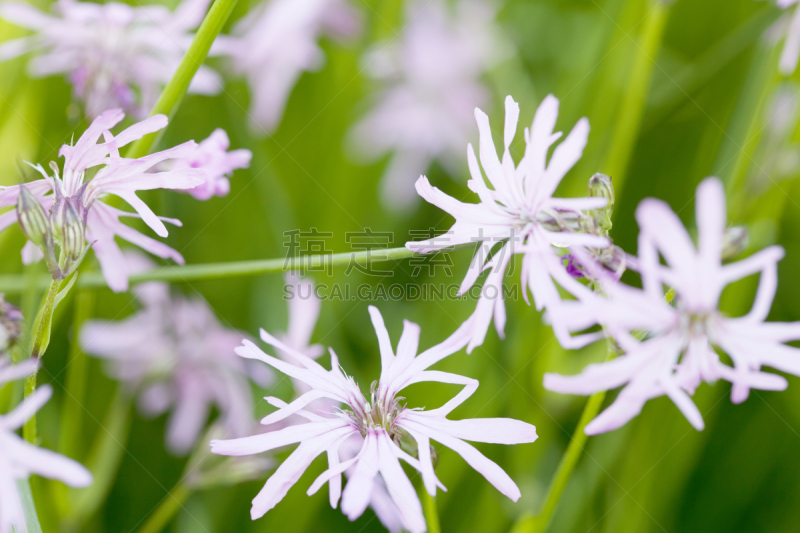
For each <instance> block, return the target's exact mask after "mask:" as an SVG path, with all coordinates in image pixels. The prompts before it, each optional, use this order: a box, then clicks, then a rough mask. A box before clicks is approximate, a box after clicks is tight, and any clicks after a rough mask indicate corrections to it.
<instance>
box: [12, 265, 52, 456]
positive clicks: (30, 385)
mask: <svg viewBox="0 0 800 533" xmlns="http://www.w3.org/2000/svg"><path fill="white" fill-rule="evenodd" d="M60 289H61V280H51V281H50V288H49V289H48V291H47V294H46V295H45V297H44V301H43V302H42V307H41V308H40V309H39V313H38V314H37V315H36V320H35V321H34V322H33V329H32V333H33V335H34V337H33V343H32V344H31V350H30V357H31V358H32V359H37V360H38V359H40V358H41V357H42V355H44V352H45V351H46V350H47V346H48V345H49V344H50V329H51V327H52V323H53V310H54V309H55V306H56V305H57V302H56V297H57V296H58V292H59V290H60ZM35 391H36V372H34V373H33V374H32V375H30V376H29V377H28V378H27V379H26V380H25V397H26V398H27V397H28V396H30V395H31V394H33V393H34V392H35ZM22 434H23V436H24V437H25V440H27V441H28V442H35V441H36V415H33V416H31V418H30V419H29V420H28V421H27V422H25V425H24V426H23V429H22Z"/></svg>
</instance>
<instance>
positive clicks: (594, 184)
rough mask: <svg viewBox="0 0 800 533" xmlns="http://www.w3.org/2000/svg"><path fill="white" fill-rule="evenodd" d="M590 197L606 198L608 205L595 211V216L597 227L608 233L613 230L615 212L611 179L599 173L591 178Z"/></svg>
mask: <svg viewBox="0 0 800 533" xmlns="http://www.w3.org/2000/svg"><path fill="white" fill-rule="evenodd" d="M589 196H591V197H593V198H605V199H606V200H607V201H608V203H607V204H606V206H605V207H602V208H600V209H595V210H594V212H593V214H594V218H595V222H596V223H597V227H599V228H600V229H601V230H603V231H605V232H607V231H609V230H610V229H611V215H612V213H613V212H614V185H613V184H612V183H611V178H610V177H609V176H606V175H605V174H600V173H599V172H598V173H597V174H595V175H594V176H592V177H591V178H589Z"/></svg>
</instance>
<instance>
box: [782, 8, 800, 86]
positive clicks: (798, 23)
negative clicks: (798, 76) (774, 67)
mask: <svg viewBox="0 0 800 533" xmlns="http://www.w3.org/2000/svg"><path fill="white" fill-rule="evenodd" d="M798 1H800V0H777V4H778V7H780V8H783V9H789V8H791V7H792V6H796V5H797V3H798ZM798 60H800V9H798V8H797V7H795V8H794V13H792V15H791V17H790V18H789V21H788V25H787V28H786V41H785V42H784V44H783V52H782V53H781V58H780V61H779V63H778V68H779V70H780V71H781V74H783V75H785V76H790V75H791V74H792V73H793V72H794V71H795V69H797V62H798Z"/></svg>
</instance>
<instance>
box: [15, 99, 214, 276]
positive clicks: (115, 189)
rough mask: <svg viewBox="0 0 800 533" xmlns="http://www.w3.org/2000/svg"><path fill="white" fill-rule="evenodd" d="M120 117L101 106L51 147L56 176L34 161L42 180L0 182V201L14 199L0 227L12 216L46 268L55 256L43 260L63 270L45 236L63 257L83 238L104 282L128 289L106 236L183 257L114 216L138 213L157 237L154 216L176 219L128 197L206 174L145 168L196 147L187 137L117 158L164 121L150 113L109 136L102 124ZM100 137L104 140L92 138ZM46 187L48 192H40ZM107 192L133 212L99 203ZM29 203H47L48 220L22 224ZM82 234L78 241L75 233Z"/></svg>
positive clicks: (161, 229) (123, 267) (160, 227)
mask: <svg viewBox="0 0 800 533" xmlns="http://www.w3.org/2000/svg"><path fill="white" fill-rule="evenodd" d="M124 116H125V115H124V113H123V112H122V110H119V109H113V110H110V111H105V112H103V113H102V114H101V115H100V116H99V117H97V118H96V119H95V120H94V121H92V123H91V125H90V126H89V127H88V128H87V129H86V131H85V132H84V133H83V135H81V137H80V139H78V141H77V143H75V145H74V146H71V145H66V144H65V145H64V146H62V147H61V150H60V151H59V155H61V156H62V157H64V167H63V171H62V172H61V175H59V169H58V165H56V164H55V163H51V165H50V169H51V170H52V172H53V176H52V177H51V176H50V175H49V174H48V173H47V171H45V169H44V168H43V167H42V166H41V165H36V166H34V167H33V168H35V169H36V170H37V171H38V172H39V173H40V174H41V175H42V176H43V179H40V180H37V181H34V182H32V183H27V184H24V185H14V186H10V187H0V206H3V207H4V206H11V205H15V204H17V205H18V208H17V209H16V210H13V211H9V212H8V213H4V214H3V215H2V224H0V230H2V229H5V228H6V227H8V226H10V225H11V224H13V223H14V222H15V221H16V220H17V219H18V218H19V220H20V222H21V225H22V229H23V231H24V232H25V234H26V236H27V237H28V238H29V239H30V240H31V241H32V242H34V244H35V245H36V246H37V247H39V248H40V251H41V253H39V254H34V253H32V252H30V248H28V253H27V254H26V255H27V259H39V258H41V257H42V256H43V255H44V256H45V259H47V261H48V266H51V265H52V264H53V263H54V262H56V261H58V262H59V265H57V266H55V267H54V266H51V271H53V270H54V268H55V269H56V270H58V269H64V268H65V266H64V265H61V264H60V263H61V259H58V260H57V259H56V258H55V254H54V250H53V243H52V242H51V241H54V242H55V243H56V244H60V245H61V246H62V247H64V250H67V255H66V256H67V257H74V258H75V259H77V258H78V257H80V254H81V253H83V252H84V251H85V245H86V241H88V243H90V244H93V248H94V252H95V255H96V256H97V259H98V261H99V262H100V267H101V268H102V271H103V275H104V277H105V279H106V282H107V283H108V286H109V287H110V288H111V289H112V290H114V291H117V292H119V291H124V290H126V289H127V288H128V266H127V264H126V261H125V259H124V257H123V256H122V252H121V251H120V248H119V245H117V243H116V242H115V241H114V238H115V237H117V236H118V237H121V238H122V239H125V240H126V241H128V242H131V243H133V244H135V245H137V246H139V247H141V248H142V249H144V250H146V251H147V252H149V253H151V254H154V255H157V256H159V257H163V258H167V257H169V258H171V259H173V260H174V261H175V262H177V263H183V257H182V256H181V254H179V253H178V252H177V251H175V250H173V249H172V248H170V247H169V246H167V245H166V244H163V243H161V242H159V241H157V240H155V239H151V238H150V237H147V236H145V235H143V234H142V233H139V232H138V231H136V230H135V229H133V228H131V227H130V226H127V225H125V224H123V223H122V222H120V221H119V218H120V217H141V218H142V220H143V221H144V222H145V223H146V224H147V225H148V226H150V228H152V229H153V231H155V232H156V233H157V234H158V235H159V236H161V237H166V236H167V228H166V227H165V226H164V222H162V221H167V222H171V223H172V224H175V225H178V226H179V225H180V221H178V220H174V219H169V218H163V217H158V216H156V215H155V213H153V211H152V210H151V209H150V208H149V207H148V206H147V204H145V203H144V202H143V201H142V200H141V199H139V197H138V196H136V192H137V191H141V190H149V189H191V188H193V187H196V186H198V185H201V184H202V183H203V182H204V181H205V179H206V172H205V170H202V169H193V168H176V169H173V170H169V171H165V172H148V171H149V170H151V169H152V168H153V167H156V166H157V165H159V164H162V163H163V162H164V161H166V160H169V159H181V158H185V157H189V156H191V155H192V154H193V153H194V152H195V150H196V148H197V144H196V143H195V142H194V141H188V142H185V143H183V144H181V145H178V146H175V147H173V148H170V149H167V150H164V151H161V152H156V153H154V154H150V155H148V156H145V157H142V158H139V159H126V158H123V157H120V154H119V149H120V148H121V147H123V146H125V145H127V144H128V143H131V142H133V141H135V140H137V139H140V138H141V137H143V136H144V135H146V134H148V133H153V132H156V131H158V130H160V129H163V128H164V127H166V125H167V117H165V116H164V115H155V116H153V117H150V118H148V119H145V120H143V121H141V122H139V123H137V124H134V125H133V126H131V127H129V128H127V129H125V130H123V131H122V132H120V133H119V134H118V135H117V136H116V137H115V136H114V135H112V134H111V132H110V131H109V130H110V129H111V128H113V127H114V126H116V125H117V124H118V123H120V122H121V121H122V119H123V118H124ZM101 136H102V137H103V140H104V141H105V142H102V143H99V144H98V142H97V141H98V140H99V138H100V137H101ZM101 165H102V168H100V169H99V170H98V171H97V173H96V174H94V177H92V178H91V179H90V180H88V181H86V179H85V178H86V171H87V170H89V169H91V168H93V167H97V166H101ZM31 166H33V165H31ZM22 187H24V188H25V189H26V191H29V192H30V193H31V195H32V197H34V199H32V200H30V201H28V202H27V207H25V206H23V205H22V204H20V203H19V200H20V198H22V199H23V200H24V199H25V198H26V197H27V194H21V188H22ZM50 191H52V192H53V194H48V193H49V192H50ZM109 194H113V195H116V196H118V197H120V198H122V199H123V200H125V201H126V202H127V203H128V204H129V205H130V206H131V207H133V208H134V209H135V210H136V213H127V212H125V211H121V210H119V209H117V208H116V207H112V206H111V205H108V204H106V203H104V202H103V201H102V200H103V199H104V198H105V197H106V196H107V195H109ZM37 202H38V203H40V204H41V205H42V206H46V207H47V208H48V209H49V214H48V215H47V216H48V217H49V225H48V221H41V223H36V224H31V223H29V219H30V216H29V215H30V214H31V213H33V214H34V215H35V214H36V213H37V212H40V209H41V208H40V207H37ZM26 209H29V210H30V212H28V211H26ZM44 216H45V214H44V213H42V214H41V216H36V217H34V218H37V219H40V218H42V217H44ZM84 235H85V239H86V241H84V239H83V238H82V236H84ZM54 275H55V272H54Z"/></svg>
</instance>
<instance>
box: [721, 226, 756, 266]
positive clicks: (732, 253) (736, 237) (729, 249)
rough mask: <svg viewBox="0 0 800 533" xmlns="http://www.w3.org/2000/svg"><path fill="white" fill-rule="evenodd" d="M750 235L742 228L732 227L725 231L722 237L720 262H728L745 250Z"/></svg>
mask: <svg viewBox="0 0 800 533" xmlns="http://www.w3.org/2000/svg"><path fill="white" fill-rule="evenodd" d="M749 241H750V234H749V233H748V232H747V228H745V227H744V226H732V227H730V228H727V229H725V233H724V235H723V236H722V260H723V261H729V260H731V259H733V258H735V257H737V256H738V255H740V254H741V253H742V252H744V251H745V250H746V249H747V245H748V243H749Z"/></svg>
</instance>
